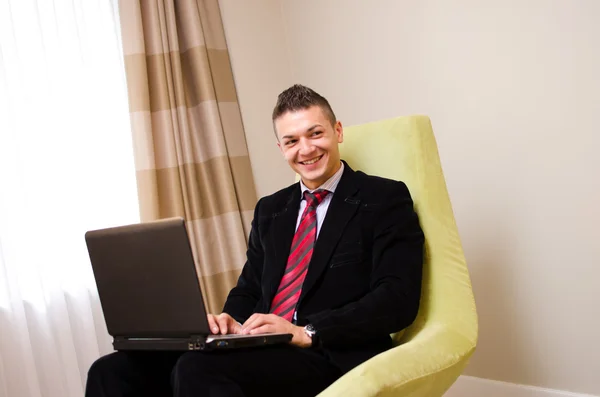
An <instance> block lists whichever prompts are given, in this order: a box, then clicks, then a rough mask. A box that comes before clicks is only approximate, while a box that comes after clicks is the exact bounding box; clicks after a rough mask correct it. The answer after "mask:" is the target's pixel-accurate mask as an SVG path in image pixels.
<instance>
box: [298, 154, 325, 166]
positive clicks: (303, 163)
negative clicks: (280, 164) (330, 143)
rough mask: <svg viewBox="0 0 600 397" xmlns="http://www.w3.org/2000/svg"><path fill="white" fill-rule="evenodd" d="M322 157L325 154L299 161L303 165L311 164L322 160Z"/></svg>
mask: <svg viewBox="0 0 600 397" xmlns="http://www.w3.org/2000/svg"><path fill="white" fill-rule="evenodd" d="M322 157H323V155H320V156H319V157H315V158H314V159H310V160H306V161H299V163H300V164H302V165H311V164H314V163H316V162H317V161H319V160H321V158H322Z"/></svg>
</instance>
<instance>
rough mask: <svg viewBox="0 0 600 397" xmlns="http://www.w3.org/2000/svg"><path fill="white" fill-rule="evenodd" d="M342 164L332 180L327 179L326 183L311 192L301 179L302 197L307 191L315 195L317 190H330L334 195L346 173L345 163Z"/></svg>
mask: <svg viewBox="0 0 600 397" xmlns="http://www.w3.org/2000/svg"><path fill="white" fill-rule="evenodd" d="M340 163H341V167H340V169H339V170H337V171H336V173H335V174H333V175H332V176H331V178H329V179H327V180H326V181H325V183H323V184H322V185H321V186H319V187H317V188H316V189H312V190H311V189H309V188H307V187H306V186H305V185H304V183H303V182H302V179H300V194H301V197H304V192H305V191H307V190H308V191H309V192H311V193H313V192H314V191H315V190H328V191H329V192H330V193H334V192H335V189H336V188H337V185H338V184H339V183H340V179H342V174H343V173H344V162H343V161H340Z"/></svg>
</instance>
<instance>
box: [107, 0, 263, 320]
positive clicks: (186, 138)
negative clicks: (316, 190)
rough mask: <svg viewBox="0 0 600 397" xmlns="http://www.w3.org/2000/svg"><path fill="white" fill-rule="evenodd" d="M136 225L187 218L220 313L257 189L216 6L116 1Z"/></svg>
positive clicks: (177, 0)
mask: <svg viewBox="0 0 600 397" xmlns="http://www.w3.org/2000/svg"><path fill="white" fill-rule="evenodd" d="M119 12H120V18H121V27H122V36H123V51H124V54H125V68H126V76H127V86H128V95H129V108H130V119H131V128H132V131H133V141H134V154H135V166H136V176H137V185H138V194H139V202H140V217H141V219H142V221H149V220H155V219H160V218H167V217H172V216H182V217H184V218H185V219H186V221H187V225H188V232H189V234H190V242H191V245H192V250H193V252H194V256H195V259H196V266H197V269H198V273H199V276H200V284H201V286H202V290H203V292H204V299H205V301H206V303H207V305H208V307H209V309H210V310H211V311H212V312H213V313H219V312H220V311H221V309H222V307H223V303H224V301H225V297H226V296H227V293H228V292H229V290H230V289H231V288H232V287H233V285H234V284H235V282H236V281H237V277H238V275H239V273H240V271H241V267H242V266H243V264H244V261H245V251H246V248H247V246H246V242H247V236H248V234H249V231H250V230H249V228H250V222H251V217H252V210H253V208H254V205H255V204H256V190H255V187H254V180H253V176H252V171H251V166H250V159H249V156H248V149H247V145H246V139H245V135H244V130H243V126H242V121H241V115H240V111H239V106H238V103H237V95H236V91H235V87H234V82H233V75H232V72H231V66H230V62H229V54H228V52H227V45H226V43H225V35H224V31H223V25H222V21H221V15H220V11H219V5H218V0H120V1H119Z"/></svg>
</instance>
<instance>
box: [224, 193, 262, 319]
mask: <svg viewBox="0 0 600 397" xmlns="http://www.w3.org/2000/svg"><path fill="white" fill-rule="evenodd" d="M262 201H263V199H261V200H259V202H258V203H257V204H256V208H255V209H254V219H253V220H252V228H251V230H250V238H249V239H248V250H247V251H246V263H245V264H244V268H243V269H242V273H241V274H240V276H239V278H238V282H237V285H236V286H235V287H234V288H233V289H232V290H231V291H230V292H229V295H228V296H227V300H226V301H225V306H224V307H223V312H224V313H228V314H229V315H230V316H232V317H233V318H234V319H235V320H236V321H239V322H240V323H243V322H244V321H246V319H247V318H248V317H250V316H251V315H252V313H254V309H255V308H256V304H257V303H258V301H259V300H260V297H261V276H262V268H263V263H264V251H263V247H262V244H261V238H260V233H259V228H258V217H259V206H260V204H261V202H262Z"/></svg>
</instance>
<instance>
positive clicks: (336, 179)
mask: <svg viewBox="0 0 600 397" xmlns="http://www.w3.org/2000/svg"><path fill="white" fill-rule="evenodd" d="M343 173H344V163H342V166H341V167H340V169H339V170H337V172H336V173H335V174H333V176H332V177H331V178H329V179H328V180H327V181H325V183H323V184H322V185H321V186H319V187H318V188H316V189H313V190H310V189H309V188H307V187H306V186H305V185H304V183H303V182H302V180H300V194H301V195H302V196H301V201H300V210H299V211H298V220H297V222H296V230H298V226H300V220H301V219H302V213H303V212H304V209H305V208H306V200H305V199H304V192H305V191H306V190H308V191H309V192H311V193H314V192H315V191H316V190H328V191H329V194H328V195H327V196H325V198H324V199H323V201H321V203H319V205H318V206H317V237H318V236H319V232H320V231H321V226H322V225H323V220H325V215H326V214H327V209H328V208H329V203H331V198H332V197H333V195H334V193H335V189H336V188H337V185H338V184H339V183H340V179H341V178H342V174H343Z"/></svg>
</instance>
